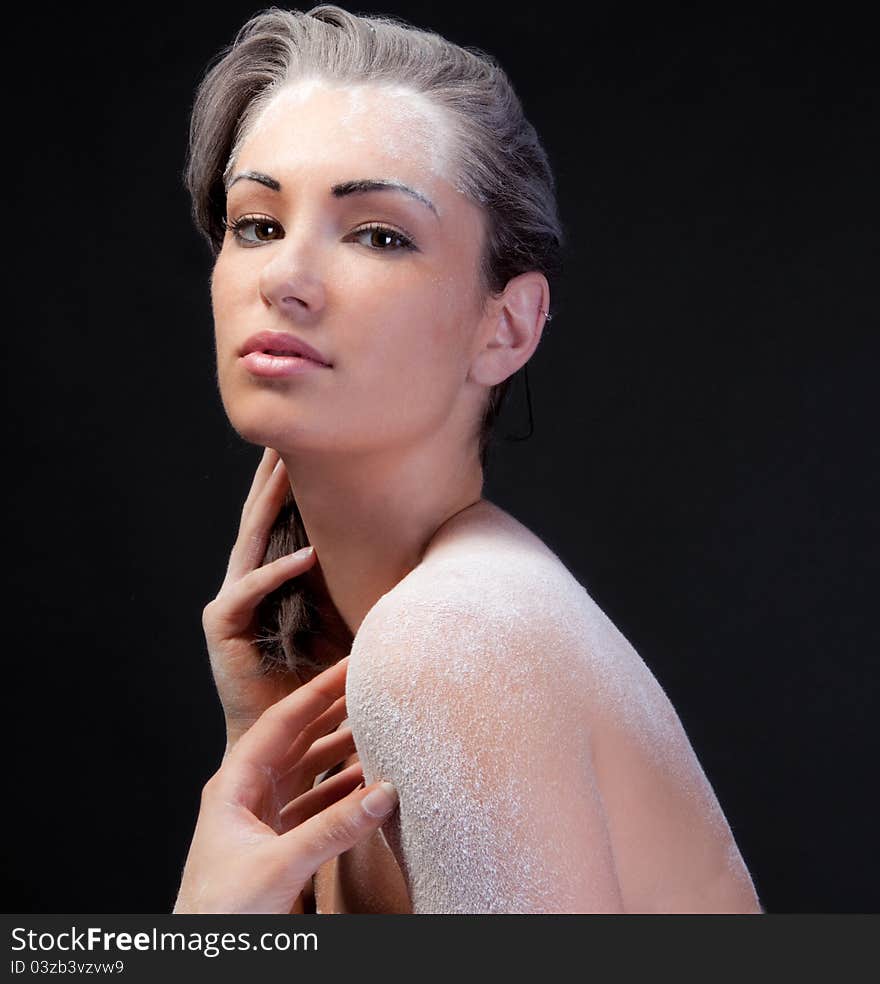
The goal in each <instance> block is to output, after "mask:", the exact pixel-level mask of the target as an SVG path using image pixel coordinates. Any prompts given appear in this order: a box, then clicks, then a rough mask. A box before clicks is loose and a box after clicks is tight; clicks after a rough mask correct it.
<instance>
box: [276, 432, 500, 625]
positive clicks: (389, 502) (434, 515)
mask: <svg viewBox="0 0 880 984" xmlns="http://www.w3.org/2000/svg"><path fill="white" fill-rule="evenodd" d="M281 457H282V459H283V461H284V464H285V466H286V468H287V474H288V477H289V479H290V485H291V489H292V491H293V495H294V498H295V499H296V504H297V507H298V509H299V512H300V515H301V516H302V520H303V525H304V527H305V530H306V535H307V537H308V542H309V543H310V544H312V545H313V546H314V548H315V554H316V556H317V563H316V567H318V566H319V567H320V575H321V578H322V579H323V582H324V585H325V586H326V591H327V594H328V596H329V599H330V601H331V602H332V604H333V605H334V606H335V608H336V610H337V611H338V613H339V615H340V616H341V618H342V620H343V621H344V622H345V625H346V626H347V627H348V629H349V630H350V632H351V633H352V635H354V634H355V633H356V632H357V630H358V628H359V626H360V624H361V622H362V621H363V619H364V616H365V615H366V614H367V612H368V611H369V610H370V609H371V608H372V607H373V605H374V604H375V603H376V602H377V601H378V600H379V598H380V597H381V596H382V595H383V594H385V593H386V592H388V591H390V590H391V589H392V588H393V587H394V586H395V585H396V584H397V583H398V582H399V581H400V580H402V579H403V578H404V577H406V575H407V574H409V572H410V571H412V570H413V569H414V568H415V567H417V566H418V565H419V563H421V560H422V557H423V556H424V554H425V552H426V550H427V549H428V546H429V545H430V543H431V540H432V539H433V537H434V535H435V534H436V533H437V531H438V530H439V528H440V527H441V526H442V525H443V524H444V523H445V522H446V521H447V520H449V519H451V518H452V517H453V516H455V515H457V514H458V513H460V512H462V511H463V510H464V509H467V508H468V507H469V506H472V505H474V504H475V503H477V502H479V501H481V496H482V488H483V472H482V468H481V467H480V464H479V460H478V459H477V458H476V457H474V459H473V460H472V461H471V460H467V461H466V460H464V459H463V457H462V456H460V458H459V460H454V461H451V459H450V457H449V456H448V455H442V454H438V453H437V449H436V448H431V449H428V448H425V449H420V451H419V452H415V453H414V452H413V451H412V449H411V448H410V449H407V450H406V452H405V453H401V452H400V451H399V450H398V451H397V453H390V452H389V451H387V450H383V451H382V452H381V453H371V454H369V455H368V454H363V455H355V454H349V455H337V456H335V457H334V458H332V459H331V458H330V457H329V456H327V455H322V456H320V457H319V458H316V457H315V456H312V455H305V454H302V453H301V452H297V451H293V452H290V453H287V452H282V453H281Z"/></svg>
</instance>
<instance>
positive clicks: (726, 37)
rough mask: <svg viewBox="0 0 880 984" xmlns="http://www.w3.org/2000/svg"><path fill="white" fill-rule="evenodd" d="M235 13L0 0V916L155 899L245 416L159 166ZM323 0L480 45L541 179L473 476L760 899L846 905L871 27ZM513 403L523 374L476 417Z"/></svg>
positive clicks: (862, 849)
mask: <svg viewBox="0 0 880 984" xmlns="http://www.w3.org/2000/svg"><path fill="white" fill-rule="evenodd" d="M259 9H260V6H259V5H254V6H251V5H248V4H229V3H227V4H221V3H213V4H187V5H166V6H164V7H163V6H162V5H150V6H149V7H143V6H136V7H133V8H132V7H123V6H111V5H107V6H104V5H96V6H94V7H86V8H80V7H77V8H75V9H72V10H68V11H67V12H66V13H61V14H55V13H52V14H51V15H49V14H48V13H45V14H44V13H43V11H42V8H41V11H40V14H39V16H34V17H33V18H32V19H30V20H25V19H20V20H19V21H18V22H16V23H10V25H9V33H8V35H7V38H6V44H7V56H8V57H7V66H10V68H11V71H10V76H9V79H8V80H7V84H6V86H5V89H4V91H5V99H4V117H5V119H4V123H5V127H4V129H5V130H6V134H7V151H6V153H5V155H4V157H5V160H6V163H7V167H10V168H11V173H10V175H9V176H8V177H7V180H6V182H5V185H4V186H5V189H6V193H5V196H4V198H5V201H4V206H5V208H4V211H5V220H4V223H3V226H4V240H5V244H6V251H7V255H8V257H9V259H8V260H7V269H8V270H9V279H8V281H7V284H6V298H7V299H8V300H9V299H11V300H13V303H12V305H10V307H11V310H8V311H7V318H8V320H7V324H6V335H7V341H8V346H7V352H8V356H7V399H8V402H7V407H6V422H7V434H6V455H5V457H6V461H7V464H8V466H9V468H8V471H7V480H6V482H7V503H6V531H7V535H8V540H7V550H6V557H7V561H6V575H7V582H6V591H5V597H6V599H7V605H8V611H7V617H6V620H5V628H6V640H7V646H6V652H5V667H6V677H7V685H6V687H5V688H4V689H5V701H4V704H5V715H6V717H5V721H6V723H7V729H6V733H7V743H6V746H7V754H6V766H7V768H6V770H5V775H4V782H5V784H6V796H5V798H4V799H5V803H6V807H5V810H4V817H5V824H6V830H5V832H4V838H3V842H4V845H5V853H6V858H5V860H4V866H3V867H4V875H5V878H6V884H5V887H4V892H3V899H2V903H3V908H4V910H5V911H15V912H22V913H24V912H72V913H73V912H167V911H170V909H171V907H172V905H173V903H174V897H175V895H176V891H177V887H178V884H179V878H180V871H181V869H182V865H183V861H184V859H185V856H186V851H187V849H188V846H189V840H190V837H191V835H192V829H193V825H194V822H195V817H196V815H197V811H198V799H199V793H200V789H201V785H202V783H203V782H204V781H205V780H206V779H207V778H208V776H209V775H210V774H211V773H212V772H213V771H214V770H215V769H216V767H217V766H218V764H219V761H220V757H221V755H222V747H223V727H222V716H221V712H220V707H219V703H218V701H217V698H216V695H215V691H214V688H213V683H212V679H211V675H210V670H209V666H208V661H207V656H206V654H205V650H204V644H203V638H202V634H201V624H200V619H201V609H202V607H203V606H204V604H205V603H206V602H207V601H208V600H210V598H211V597H212V596H213V594H214V593H215V592H216V590H217V588H218V587H219V585H220V581H221V580H222V575H223V572H224V571H225V566H226V559H227V556H228V551H229V548H230V546H231V543H232V540H233V538H234V532H235V529H236V526H237V522H238V513H239V510H240V507H241V503H242V501H243V499H244V496H245V494H246V491H247V488H248V486H249V484H250V478H251V474H252V471H253V468H254V466H255V464H256V462H257V460H258V457H259V449H257V448H254V447H252V446H249V445H246V444H245V443H244V442H242V441H241V439H240V438H239V437H238V436H237V435H236V434H235V432H234V431H233V430H232V429H231V427H230V425H229V424H228V422H227V420H226V417H225V415H224V412H223V409H222V406H221V404H220V399H219V395H218V393H217V390H216V385H215V379H214V364H213V337H212V330H213V329H212V322H211V312H210V302H209V294H208V283H207V278H208V275H209V273H210V266H211V259H210V255H209V252H208V250H207V247H206V245H205V244H204V243H203V241H202V240H201V239H199V237H198V235H197V233H196V232H195V230H194V229H193V227H192V226H191V224H190V220H189V199H188V198H187V196H186V193H185V191H184V188H183V185H182V181H181V172H182V168H183V163H184V154H185V146H186V135H187V127H188V123H189V112H190V108H191V100H192V97H193V95H194V92H195V88H196V86H197V84H198V81H199V79H200V77H201V74H202V72H203V70H204V68H205V66H206V65H207V63H208V60H209V59H210V58H211V57H212V56H213V55H214V54H215V52H216V51H218V50H219V49H220V48H221V47H222V46H223V45H225V44H228V43H230V42H231V40H232V38H233V37H234V34H235V31H236V30H237V29H238V27H239V26H240V25H241V24H242V23H243V22H244V21H245V20H246V19H247V18H248V17H250V16H251V15H252V14H254V13H256V12H257V11H258V10H259ZM349 9H352V10H353V11H355V12H358V11H362V12H364V11H365V12H381V13H388V14H396V15H398V16H401V17H404V18H406V19H407V20H410V21H411V22H413V23H415V24H416V25H418V26H422V27H429V28H432V29H434V30H437V31H439V32H440V33H442V34H444V35H445V36H447V37H449V38H450V39H451V40H454V41H457V42H458V43H460V44H468V45H477V46H479V47H482V48H484V49H485V50H487V51H489V52H491V53H492V54H494V55H495V56H496V57H497V58H498V59H499V60H500V62H501V64H502V65H503V66H504V67H505V68H506V70H507V71H508V73H509V74H510V76H511V78H512V80H513V82H514V85H515V87H516V89H517V92H518V93H519V95H520V97H521V99H522V100H523V103H524V105H525V108H526V111H527V113H528V115H529V116H530V118H531V119H532V121H533V122H534V123H535V125H536V127H537V128H538V131H539V133H540V134H541V136H542V138H543V140H544V142H545V145H546V147H547V150H548V153H549V154H550V158H551V161H552V163H553V166H554V169H555V173H556V175H557V180H558V186H559V197H560V208H561V215H562V220H563V223H564V225H565V228H566V231H567V233H568V237H569V249H568V253H567V256H566V274H565V278H564V282H563V283H562V284H561V285H560V289H559V291H558V292H557V293H556V295H555V296H554V298H553V299H552V304H551V306H552V308H553V309H554V311H555V312H556V315H555V319H554V321H553V322H552V324H551V325H550V326H549V329H548V331H547V333H546V335H545V337H544V339H543V340H542V342H541V345H540V347H539V349H538V351H537V353H536V354H535V356H534V357H533V359H532V361H531V363H530V366H529V378H530V383H531V392H532V398H533V405H534V418H535V433H534V435H533V437H532V438H531V439H530V440H528V441H525V442H521V443H513V442H510V443H502V444H501V445H500V446H499V447H498V448H497V449H496V451H495V455H494V463H493V466H492V470H491V472H490V474H489V475H488V476H487V485H486V490H485V491H486V494H487V496H488V497H489V498H490V499H493V501H496V502H497V503H498V504H499V505H501V506H503V507H504V508H506V509H508V510H509V511H510V512H512V513H513V514H514V515H516V516H517V517H518V518H519V519H520V520H521V521H522V522H524V523H525V524H526V525H527V526H529V527H530V528H531V529H532V530H534V531H535V532H536V533H538V535H540V536H541V537H542V538H543V539H544V540H545V541H546V542H547V543H548V545H550V546H551V547H552V548H553V549H554V550H555V551H556V552H557V553H558V554H559V555H560V557H561V558H562V559H563V560H564V561H565V563H566V564H567V565H568V566H569V567H570V569H571V570H572V571H573V572H574V573H575V575H576V576H577V577H578V578H579V579H580V580H581V581H582V583H584V584H585V586H586V587H587V589H588V590H589V592H590V593H591V595H592V596H593V597H594V598H595V600H596V601H597V602H598V603H599V604H600V606H601V607H602V608H603V609H604V610H605V611H606V612H607V613H608V614H609V616H610V617H611V618H612V619H613V620H614V622H615V623H616V625H617V626H618V627H619V628H620V630H621V631H622V632H623V633H624V634H625V635H626V636H627V638H628V639H629V640H630V641H631V642H632V643H633V645H634V646H635V647H636V649H637V650H638V651H639V653H640V654H641V656H642V658H643V659H644V660H645V662H646V663H647V664H648V665H649V667H650V668H651V669H652V670H653V672H654V673H655V675H656V676H657V678H658V680H659V681H660V683H661V684H662V686H663V687H664V689H665V690H666V691H667V693H668V694H669V696H670V698H671V699H672V702H673V704H674V705H675V706H676V708H677V709H678V711H679V714H680V716H681V718H682V721H683V723H684V725H685V728H686V730H687V732H688V734H689V735H690V738H691V741H692V743H693V745H694V748H695V750H696V752H697V755H698V757H699V759H700V761H701V763H702V764H703V767H704V769H705V771H706V774H707V775H708V777H709V779H710V781H711V782H712V784H713V786H714V788H715V791H716V793H717V794H718V797H719V800H720V802H721V804H722V806H723V808H724V810H725V813H726V815H727V817H728V820H729V821H730V824H731V826H732V828H733V831H734V834H735V836H736V838H737V841H738V843H739V846H740V849H741V851H742V853H743V856H744V858H745V860H746V863H747V865H748V866H749V868H750V870H751V872H752V874H753V877H754V880H755V884H756V887H757V890H758V893H759V896H760V898H761V900H762V902H763V904H764V906H765V908H766V909H767V910H768V911H770V912H858V911H872V910H876V908H877V894H878V893H877V887H876V886H877V875H878V871H877V865H876V860H875V858H876V851H875V844H876V833H875V827H876V823H877V809H876V807H877V796H876V791H875V784H876V781H875V778H874V777H873V774H874V771H875V769H876V765H875V757H876V749H877V744H876V741H875V740H874V737H875V729H874V720H875V718H874V716H873V715H871V707H872V705H873V704H874V702H875V694H876V690H877V676H878V673H877V667H876V660H877V654H878V645H877V641H878V634H877V629H876V619H875V610H876V602H875V594H876V590H877V583H878V581H877V577H876V560H875V555H876V552H877V536H876V534H877V523H876V504H877V500H878V488H877V486H878V483H877V471H878V469H877V450H876V445H877V440H876V431H877V419H878V413H877V403H876V399H875V397H874V393H875V389H876V378H877V366H878V354H880V353H878V345H877V341H876V339H877V328H878V323H880V322H878V316H877V315H878V311H877V308H878V305H877V300H876V283H877V276H876V266H875V261H876V254H877V249H876V241H875V240H876V236H875V232H876V228H877V224H876V219H877V208H876V206H877V191H876V184H877V177H876V176H877V173H878V160H877V157H878V155H877V145H878V131H877V118H878V117H877V102H878V100H877V95H878V80H877V71H876V57H875V50H874V48H873V46H872V44H871V38H872V37H873V35H872V34H871V32H870V31H869V30H868V25H867V23H865V22H863V21H861V20H860V19H859V18H858V17H855V16H854V15H853V14H852V13H851V12H848V11H847V9H846V7H844V6H840V5H835V6H834V7H833V8H829V9H826V10H825V11H823V12H822V14H821V16H820V15H819V14H818V13H817V14H815V15H810V14H808V12H807V10H806V8H803V7H801V8H794V7H793V8H791V9H790V10H786V9H783V8H774V7H772V6H764V7H762V8H761V9H762V13H761V14H760V15H756V16H749V15H744V14H742V13H741V12H740V13H738V14H737V15H736V17H735V18H733V17H732V18H731V19H730V20H729V21H728V20H724V19H721V18H720V17H719V15H718V14H717V12H716V11H715V10H711V11H709V9H708V8H706V9H704V11H703V12H700V11H699V10H696V9H691V10H688V11H686V12H685V11H684V9H683V8H682V9H681V10H678V11H677V10H676V8H663V9H661V8H656V7H655V8H654V9H653V13H650V14H645V13H644V12H643V11H642V10H641V9H639V8H629V7H622V6H617V7H615V8H614V9H615V11H616V12H615V13H614V14H611V13H609V11H608V10H607V9H606V6H605V5H596V6H591V5H583V6H582V7H581V8H580V9H579V10H578V11H577V12H576V13H574V14H565V15H563V14H562V13H559V12H555V13H554V12H552V11H553V10H554V9H555V8H552V7H550V6H549V5H548V6H546V7H545V8H539V7H535V6H534V5H529V6H524V7H523V8H516V7H515V6H513V5H511V6H509V7H508V6H505V5H501V4H492V3H473V4H465V5H451V6H450V5H447V6H446V7H445V8H444V7H436V6H435V5H427V4H417V3H407V4H388V3H386V4H384V5H383V6H382V7H377V8H354V7H353V8H349ZM545 10H546V13H545V12H544V11H545ZM829 11H832V12H830V13H829ZM812 18H814V19H812ZM525 406H526V404H525V399H524V392H523V389H522V387H521V385H519V384H517V386H516V388H515V390H514V392H513V394H512V400H511V403H510V405H509V407H508V408H507V410H506V411H505V415H504V418H503V419H502V421H501V424H500V431H499V432H500V433H522V432H524V431H525V430H526V429H527V424H528V418H527V413H526V409H525Z"/></svg>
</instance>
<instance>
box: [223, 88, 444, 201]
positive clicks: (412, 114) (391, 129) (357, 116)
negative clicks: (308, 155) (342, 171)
mask: <svg viewBox="0 0 880 984" xmlns="http://www.w3.org/2000/svg"><path fill="white" fill-rule="evenodd" d="M322 91H330V92H334V93H338V94H340V95H341V96H342V97H343V100H344V104H343V105H344V108H343V109H342V112H341V113H340V115H339V116H338V117H337V118H336V120H335V123H336V124H338V126H339V127H340V129H341V130H342V131H343V132H344V133H345V134H346V136H347V139H349V140H350V141H351V142H352V143H354V144H360V145H364V144H370V145H374V146H376V147H377V148H378V149H379V150H380V151H381V153H382V154H383V155H385V156H387V157H390V158H392V159H394V160H398V161H402V162H406V163H407V164H408V165H412V166H414V167H415V168H416V169H417V170H420V171H424V172H426V174H427V175H429V176H431V177H434V178H441V179H442V180H444V181H447V182H448V183H450V184H452V185H453V187H455V188H456V190H458V191H461V190H462V189H461V187H460V186H459V185H458V182H457V180H456V177H455V174H454V173H453V172H454V161H453V157H454V155H453V150H452V141H451V139H450V137H451V133H450V126H451V123H450V120H449V118H448V117H447V116H446V115H445V114H444V112H443V110H442V109H441V108H440V107H439V106H437V105H436V104H434V103H433V102H431V100H430V99H429V98H428V97H427V96H425V95H424V94H422V93H419V92H416V91H415V90H413V89H408V88H407V87H406V86H403V85H399V84H393V83H388V82H373V83H343V82H335V81H332V80H326V79H322V78H320V77H317V76H306V77H304V78H300V79H296V80H294V81H292V82H287V83H284V84H283V85H282V86H281V87H280V88H279V89H278V90H277V92H276V93H275V94H274V95H273V97H272V99H271V100H270V102H269V103H268V104H267V105H266V106H264V107H263V109H262V110H261V111H260V112H259V115H258V116H257V117H256V118H255V119H254V120H253V121H252V122H251V124H250V126H249V128H248V131H247V134H246V135H245V136H244V137H243V138H242V139H241V140H239V142H238V144H237V146H236V148H235V149H234V151H233V155H231V156H230V162H229V164H228V165H227V168H226V172H227V173H229V172H230V171H231V168H232V167H233V166H234V159H235V158H237V157H238V156H240V150H241V147H242V146H243V145H244V143H245V142H246V141H247V140H249V139H250V138H251V137H253V136H256V135H257V134H259V133H260V132H262V130H263V129H264V128H265V127H266V126H267V125H269V124H270V123H274V122H276V121H277V114H278V113H279V112H280V113H285V112H289V111H291V110H293V111H294V112H295V109H296V106H297V105H302V104H303V103H305V102H307V101H308V100H309V99H310V98H311V97H312V96H314V95H315V94H316V93H318V92H322ZM291 125H292V127H294V128H295V125H296V123H295V116H294V118H293V121H292V124H291ZM368 176H369V175H368ZM383 176H384V177H388V178H390V179H392V180H402V179H401V178H400V177H398V176H397V175H383ZM429 197H430V196H429Z"/></svg>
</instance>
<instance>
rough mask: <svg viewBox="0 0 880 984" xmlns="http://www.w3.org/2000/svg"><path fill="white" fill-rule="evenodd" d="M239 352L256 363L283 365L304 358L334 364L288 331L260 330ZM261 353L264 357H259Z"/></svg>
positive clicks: (316, 362) (297, 361) (322, 363)
mask: <svg viewBox="0 0 880 984" xmlns="http://www.w3.org/2000/svg"><path fill="white" fill-rule="evenodd" d="M269 353H272V354H269ZM238 354H239V356H240V357H241V358H246V357H247V358H249V359H250V361H251V363H253V364H254V365H259V364H264V365H266V366H269V365H270V364H271V363H278V364H279V366H282V365H283V364H284V363H292V364H296V363H301V362H302V361H303V360H307V361H308V362H311V363H313V364H314V365H317V366H323V367H325V368H329V367H330V366H331V365H332V363H330V362H328V361H327V359H325V358H324V356H323V355H321V353H320V352H319V351H318V350H317V349H316V348H313V347H312V346H311V345H309V344H308V342H304V341H303V340H302V339H301V338H297V337H296V335H291V334H289V333H288V332H286V331H258V332H257V333H256V334H255V335H251V337H250V338H249V339H248V340H247V341H246V342H245V343H244V344H243V345H242V347H241V348H240V349H239V352H238ZM260 355H263V356H264V358H263V359H257V358H256V357H257V356H260ZM267 360H268V361H267Z"/></svg>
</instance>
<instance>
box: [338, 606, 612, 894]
mask: <svg viewBox="0 0 880 984" xmlns="http://www.w3.org/2000/svg"><path fill="white" fill-rule="evenodd" d="M474 602H475V603H474V604H471V605H468V604H463V603H462V599H461V598H458V599H457V600H456V603H455V604H444V603H443V602H442V601H440V600H438V599H437V598H426V597H424V596H418V597H414V596H409V597H406V598H404V599H395V601H394V603H392V604H383V605H380V606H377V607H376V608H374V609H373V611H372V612H371V614H370V617H369V624H368V623H367V620H365V622H364V624H363V625H362V626H361V629H360V630H359V633H358V637H357V639H356V645H355V647H354V648H353V649H352V657H351V662H350V665H349V671H348V684H347V693H348V701H347V706H348V714H349V723H350V724H351V726H352V731H353V733H354V737H355V742H356V744H357V748H358V753H359V755H360V758H361V762H362V765H363V768H364V774H365V776H366V778H367V780H368V782H372V781H374V780H375V779H377V778H387V779H390V780H391V781H392V782H393V783H394V784H395V785H396V786H397V789H398V793H399V796H400V807H399V811H398V813H397V814H396V815H395V817H394V819H393V821H392V822H391V823H389V824H388V825H386V827H385V834H386V839H387V840H388V842H389V846H390V847H391V849H392V850H393V851H394V853H395V855H396V857H397V860H398V862H399V864H400V866H401V868H402V870H403V872H404V874H405V876H406V879H407V883H408V886H409V891H410V896H411V901H412V907H413V912H417V913H418V912H472V913H489V912H614V911H621V900H620V892H619V888H618V884H617V878H616V873H615V868H614V861H613V856H612V851H611V844H610V839H609V835H608V830H607V827H606V822H605V815H604V811H603V807H602V802H601V797H600V795H599V791H598V788H597V785H596V780H595V776H594V774H593V767H592V756H591V752H590V734H589V721H588V720H587V717H588V715H587V711H586V707H585V702H584V701H583V699H582V695H583V692H582V686H583V679H582V677H581V675H579V673H578V672H577V668H576V667H575V668H573V667H572V664H571V660H570V659H568V660H566V658H565V654H564V653H561V652H559V651H558V650H556V649H554V648H553V647H552V645H549V644H546V640H544V643H543V644H541V645H538V644H536V642H535V639H534V633H530V632H528V631H524V628H523V625H522V624H521V623H518V622H517V621H516V620H513V621H510V620H507V621H505V620H502V619H499V618H496V617H493V616H492V615H491V614H487V611H486V606H485V605H481V604H479V601H478V600H477V599H474ZM538 635H540V633H538Z"/></svg>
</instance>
